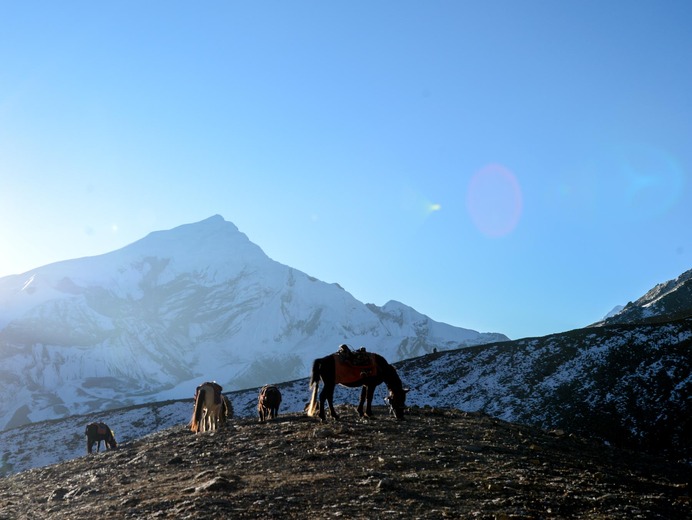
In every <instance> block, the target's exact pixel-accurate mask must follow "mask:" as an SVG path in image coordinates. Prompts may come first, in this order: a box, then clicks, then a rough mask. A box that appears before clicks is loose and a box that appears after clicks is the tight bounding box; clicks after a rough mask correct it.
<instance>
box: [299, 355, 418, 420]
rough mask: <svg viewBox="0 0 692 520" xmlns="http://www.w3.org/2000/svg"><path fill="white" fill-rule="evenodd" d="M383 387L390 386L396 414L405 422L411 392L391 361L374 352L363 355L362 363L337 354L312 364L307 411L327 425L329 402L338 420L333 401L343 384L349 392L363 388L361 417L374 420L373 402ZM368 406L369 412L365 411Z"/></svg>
mask: <svg viewBox="0 0 692 520" xmlns="http://www.w3.org/2000/svg"><path fill="white" fill-rule="evenodd" d="M347 350H348V349H347ZM320 379H321V380H322V382H323V383H324V387H323V388H322V391H321V392H320V395H319V399H318V398H317V391H318V390H319V386H320ZM380 383H384V384H386V385H387V388H388V389H389V395H388V396H387V400H388V402H389V405H390V406H391V408H392V410H393V411H394V415H396V418H397V419H403V418H404V408H405V406H406V392H408V388H404V387H403V385H402V384H401V379H400V378H399V374H397V372H396V369H395V368H394V367H393V366H392V365H390V364H389V363H387V360H385V359H384V358H383V357H382V356H380V355H379V354H375V353H372V352H360V353H359V356H358V359H352V358H349V357H348V356H344V355H343V354H341V353H335V354H330V355H329V356H326V357H323V358H319V359H316V360H315V361H314V362H313V364H312V374H311V376H310V387H311V388H312V394H311V398H310V403H309V404H308V407H307V412H308V415H309V416H310V417H314V416H315V415H319V417H320V419H322V420H323V421H324V420H325V419H326V417H325V413H324V401H325V400H326V401H327V403H328V404H329V411H330V413H331V416H332V417H333V418H334V419H335V420H338V419H339V416H338V415H337V413H336V410H334V402H333V399H334V388H335V387H336V385H337V384H340V385H342V386H346V387H349V388H357V387H361V391H360V402H359V403H358V414H359V415H360V416H361V417H363V416H364V415H365V416H366V417H372V399H373V396H374V395H375V388H376V387H377V385H379V384H380ZM366 402H367V403H366ZM364 404H365V410H363V405H364Z"/></svg>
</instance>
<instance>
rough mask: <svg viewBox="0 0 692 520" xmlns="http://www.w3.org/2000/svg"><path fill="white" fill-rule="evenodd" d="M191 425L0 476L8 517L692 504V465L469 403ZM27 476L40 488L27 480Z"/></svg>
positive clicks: (411, 514) (612, 514)
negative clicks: (209, 429) (393, 412)
mask: <svg viewBox="0 0 692 520" xmlns="http://www.w3.org/2000/svg"><path fill="white" fill-rule="evenodd" d="M340 411H341V412H342V416H343V418H342V421H341V422H338V423H334V422H328V423H325V424H322V423H319V422H316V421H315V420H314V419H310V418H308V417H306V416H305V415H304V414H284V415H281V416H280V417H279V418H278V419H277V420H275V421H272V422H270V423H266V424H260V423H259V422H257V421H256V420H254V419H241V420H237V419H234V420H232V421H231V422H230V424H229V426H228V427H227V428H226V429H224V430H222V431H219V432H216V433H207V434H198V435H195V434H192V433H191V432H189V431H188V430H187V429H186V428H184V427H182V426H178V427H174V428H169V429H166V430H164V431H161V432H159V433H156V434H152V435H149V436H146V437H143V438H141V439H138V440H135V441H132V442H128V443H124V444H122V445H121V446H120V448H119V449H118V450H116V451H111V452H107V453H101V454H96V455H91V456H82V457H80V458H77V459H74V460H71V461H68V462H64V463H61V464H57V465H54V466H49V467H45V468H41V469H35V470H31V471H26V472H24V473H20V474H17V475H14V476H11V477H6V478H3V479H1V480H0V518H32V519H47V518H50V519H52V520H61V519H70V520H72V519H75V518H111V519H120V518H123V519H124V518H175V519H186V518H190V519H193V518H194V519H206V518H209V519H212V518H296V519H297V518H301V519H303V518H332V517H342V518H368V519H372V518H482V519H485V518H487V519H496V518H589V519H598V518H608V519H619V518H622V519H630V518H666V519H677V518H680V519H682V518H689V517H690V514H692V509H691V505H690V496H689V477H690V474H689V468H685V467H683V466H679V465H675V464H672V463H664V462H661V461H657V460H655V459H652V458H648V457H646V456H644V455H641V454H637V453H631V452H624V451H619V450H617V449H615V448H610V447H605V446H602V445H597V444H594V443H592V442H590V441H587V440H584V439H581V438H578V437H575V436H571V435H567V434H565V433H564V432H562V431H554V432H545V431H540V430H537V429H532V428H529V427H524V426H517V425H514V424H510V423H507V422H503V421H500V420H497V419H492V418H490V417H487V416H485V415H482V414H469V413H464V412H460V411H458V410H444V409H432V408H428V409H420V408H415V409H412V410H411V411H410V413H409V414H408V415H407V418H406V420H405V421H395V420H393V419H391V418H389V417H387V416H386V415H385V411H384V410H383V409H382V408H379V409H377V410H376V412H377V413H378V414H379V416H378V418H376V419H371V420H361V419H359V418H358V417H357V416H356V415H354V412H353V411H352V409H351V408H350V407H342V408H341V410H340ZM28 490H30V492H27V491H28Z"/></svg>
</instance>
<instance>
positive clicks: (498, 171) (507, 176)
mask: <svg viewBox="0 0 692 520" xmlns="http://www.w3.org/2000/svg"><path fill="white" fill-rule="evenodd" d="M522 207H523V202H522V194H521V188H520V186H519V181H518V180H517V178H516V176H515V175H514V174H513V173H512V172H511V171H510V170H509V169H507V168H505V167H504V166H502V165H500V164H489V165H487V166H485V167H484V168H482V169H480V170H479V171H477V172H476V173H475V174H474V175H473V177H472V178H471V181H470V182H469V186H468V190H467V193H466V208H467V210H468V212H469V215H470V216H471V220H472V222H473V224H474V225H475V226H476V228H477V229H478V230H479V231H480V232H481V233H483V234H484V235H487V236H489V237H494V238H498V237H503V236H506V235H508V234H509V233H511V232H512V231H514V229H515V228H516V227H517V225H518V224H519V219H520V218H521V212H522Z"/></svg>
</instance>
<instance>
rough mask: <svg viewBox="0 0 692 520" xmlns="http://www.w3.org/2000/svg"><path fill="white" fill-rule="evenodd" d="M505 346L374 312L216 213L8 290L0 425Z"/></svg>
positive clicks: (2, 319)
mask: <svg viewBox="0 0 692 520" xmlns="http://www.w3.org/2000/svg"><path fill="white" fill-rule="evenodd" d="M506 339H507V338H506V336H504V335H502V334H495V333H489V334H488V333H479V332H476V331H472V330H468V329H462V328H458V327H452V326H450V325H446V324H443V323H438V322H435V321H433V320H431V319H430V318H428V317H427V316H424V315H422V314H420V313H418V312H416V311H415V310H414V309H411V308H410V307H407V306H405V305H403V304H401V303H398V302H394V301H391V302H388V303H387V304H386V305H384V306H383V307H378V306H376V305H373V304H367V305H365V304H363V303H361V302H359V301H358V300H356V299H355V298H354V297H353V296H352V295H351V294H349V293H348V292H347V291H345V290H343V289H342V288H341V287H340V286H339V285H338V284H327V283H324V282H321V281H319V280H317V279H315V278H313V277H310V276H308V275H307V274H305V273H302V272H300V271H298V270H296V269H293V268H291V267H288V266H285V265H282V264H280V263H278V262H275V261H273V260H271V259H270V258H269V257H267V256H266V255H265V254H264V252H263V251H262V250H261V249H260V248H259V247H258V246H257V245H255V244H253V243H252V242H250V240H249V239H248V238H247V236H245V235H244V234H243V233H241V232H240V231H239V230H238V229H237V227H236V226H234V225H233V224H232V223H230V222H226V221H225V220H224V219H223V218H222V217H220V216H218V215H217V216H214V217H211V218H209V219H206V220H204V221H202V222H198V223H195V224H188V225H183V226H180V227H177V228H175V229H172V230H169V231H157V232H154V233H151V234H149V235H148V236H146V237H145V238H143V239H141V240H139V241H137V242H135V243H133V244H131V245H129V246H126V247H124V248H122V249H119V250H117V251H113V252H111V253H107V254H104V255H100V256H95V257H87V258H80V259H75V260H67V261H63V262H58V263H55V264H50V265H47V266H43V267H40V268H37V269H34V270H32V271H29V272H27V273H24V274H21V275H13V276H7V277H4V278H0V427H4V428H12V427H16V426H20V425H22V424H26V423H29V422H35V421H41V420H46V419H54V418H59V417H66V416H69V415H73V414H85V413H91V412H96V411H102V410H107V409H114V408H120V407H127V406H132V405H137V404H142V403H148V402H155V401H162V400H168V399H180V398H186V397H189V396H190V394H191V392H192V391H194V388H195V387H196V385H197V384H198V382H199V381H200V380H208V379H213V380H216V381H218V382H219V383H221V384H222V385H223V386H224V388H225V389H226V390H227V391H229V390H238V389H242V388H252V387H257V386H261V385H262V384H265V383H267V382H274V381H287V380H292V379H297V378H301V377H304V376H306V375H307V373H308V370H309V365H310V363H311V362H312V360H313V359H314V358H316V357H318V356H322V355H324V354H326V353H329V352H332V351H335V350H336V348H337V347H338V345H339V344H340V343H347V344H350V345H352V346H360V345H364V346H366V347H367V348H368V349H369V350H374V351H377V352H379V353H381V354H382V355H384V356H385V357H386V358H387V359H388V360H389V361H390V362H395V361H398V360H402V359H405V358H408V357H412V356H419V355H422V354H425V353H427V352H432V351H433V350H434V349H437V350H440V351H441V350H447V349H453V348H458V347H460V346H471V345H478V344H483V343H488V342H493V341H501V340H506Z"/></svg>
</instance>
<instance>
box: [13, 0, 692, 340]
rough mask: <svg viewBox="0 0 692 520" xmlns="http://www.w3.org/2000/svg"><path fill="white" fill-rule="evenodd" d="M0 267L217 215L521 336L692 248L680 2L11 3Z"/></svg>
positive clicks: (376, 295) (296, 259)
mask: <svg viewBox="0 0 692 520" xmlns="http://www.w3.org/2000/svg"><path fill="white" fill-rule="evenodd" d="M0 13H1V17H0V20H1V21H0V180H1V189H0V240H1V241H2V242H1V249H0V276H5V275H9V274H16V273H22V272H25V271H28V270H30V269H32V268H35V267H38V266H41V265H45V264H48V263H51V262H55V261H59V260H65V259H70V258H77V257H82V256H90V255H96V254H101V253H106V252H109V251H112V250H115V249H118V248H120V247H123V246H125V245H127V244H129V243H131V242H134V241H135V240H137V239H139V238H142V237H143V236H145V235H146V234H147V233H149V232H151V231H155V230H160V229H170V228H173V227H176V226H178V225H181V224H186V223H190V222H196V221H199V220H203V219H205V218H207V217H209V216H211V215H214V214H220V215H222V216H223V217H224V218H225V219H226V220H229V221H231V222H233V223H234V224H236V225H237V226H238V228H239V229H240V230H241V231H242V232H244V233H245V234H247V235H248V237H249V238H250V240H251V241H253V242H254V243H256V244H257V245H259V246H260V247H262V249H263V250H264V251H265V252H266V253H267V254H268V255H269V256H270V257H271V258H273V259H274V260H277V261H279V262H281V263H283V264H287V265H290V266H292V267H295V268H297V269H300V270H301V271H304V272H306V273H308V274H310V275H312V276H315V277H317V278H319V279H321V280H324V281H326V282H330V283H331V282H338V283H339V284H340V285H342V286H343V287H344V288H345V289H346V290H347V291H349V292H350V293H351V294H353V295H354V296H355V297H356V298H357V299H359V300H361V301H363V302H365V303H375V304H378V305H383V304H384V303H386V302H387V301H388V300H390V299H395V300H399V301H401V302H403V303H406V304H407V305H410V306H412V307H414V308H415V309H416V310H418V311H419V312H422V313H424V314H426V315H428V316H430V317H431V318H433V319H435V320H438V321H443V322H446V323H450V324H453V325H457V326H461V327H465V328H472V329H475V330H480V331H494V332H503V333H505V334H507V335H508V336H510V337H512V338H520V337H527V336H541V335H545V334H549V333H553V332H560V331H565V330H569V329H573V328H578V327H581V326H585V325H588V324H589V323H592V322H594V321H596V320H598V319H600V318H601V317H602V316H603V315H604V314H606V313H607V312H608V311H610V309H611V308H612V307H614V306H615V305H618V304H625V303H627V302H628V301H630V300H634V299H636V298H638V297H639V296H641V295H642V294H644V293H645V292H646V291H647V290H648V289H650V288H651V287H653V286H654V285H655V284H657V283H660V282H663V281H666V280H669V279H671V278H675V277H676V276H678V275H679V274H681V273H682V272H684V271H685V270H687V269H689V268H690V267H692V243H691V238H692V233H691V232H690V223H692V183H691V182H690V181H691V175H692V174H691V172H692V146H691V145H692V95H691V94H690V92H692V59H690V56H692V31H690V30H689V27H690V24H692V4H690V2H686V1H664V2H654V1H644V0H642V1H638V2H630V1H622V2H620V1H609V2H601V1H593V2H592V1H579V2H567V1H564V2H549V1H509V0H508V1H430V2H417V1H415V2H414V1H397V2H394V1H381V2H317V1H311V2H301V1H296V2H278V1H275V2H231V1H219V2H214V1H207V2H201V3H196V4H191V3H188V2H176V1H173V2H170V1H166V2H155V1H147V2H127V1H118V2H75V1H67V2H47V1H46V2H38V1H27V2H7V3H5V4H4V5H3V6H2V8H1V9H0Z"/></svg>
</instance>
